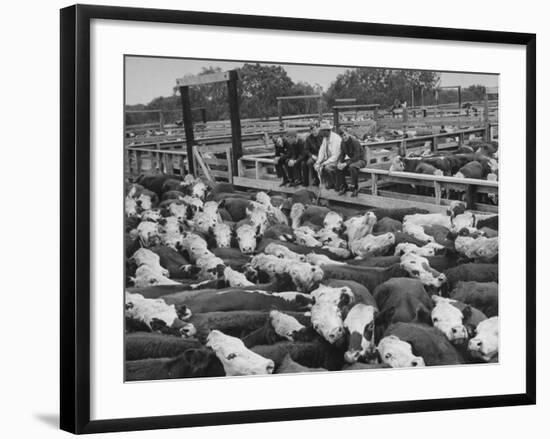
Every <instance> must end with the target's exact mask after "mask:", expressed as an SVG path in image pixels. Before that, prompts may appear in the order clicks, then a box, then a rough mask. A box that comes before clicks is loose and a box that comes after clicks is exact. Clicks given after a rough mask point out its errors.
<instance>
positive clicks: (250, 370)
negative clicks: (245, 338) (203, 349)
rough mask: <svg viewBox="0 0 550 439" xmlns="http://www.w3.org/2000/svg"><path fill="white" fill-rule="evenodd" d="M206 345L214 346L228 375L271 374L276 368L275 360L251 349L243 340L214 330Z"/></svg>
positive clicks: (213, 348)
mask: <svg viewBox="0 0 550 439" xmlns="http://www.w3.org/2000/svg"><path fill="white" fill-rule="evenodd" d="M206 346H207V347H210V348H212V350H213V351H214V353H215V354H216V356H217V357H218V359H219V360H220V361H221V363H222V365H223V368H224V370H225V373H226V375H227V376H238V375H263V374H271V373H273V371H274V370H275V363H274V361H273V360H270V359H267V358H264V357H262V356H261V355H258V354H257V353H255V352H253V351H251V350H249V349H248V348H247V347H246V346H245V345H244V343H243V342H242V340H240V339H238V338H236V337H231V336H229V335H226V334H224V333H223V332H221V331H218V330H213V331H212V332H211V333H210V334H209V335H208V337H207V341H206Z"/></svg>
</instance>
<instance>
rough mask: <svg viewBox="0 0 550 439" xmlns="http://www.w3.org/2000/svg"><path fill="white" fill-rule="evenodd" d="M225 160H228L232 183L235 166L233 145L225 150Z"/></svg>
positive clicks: (228, 170)
mask: <svg viewBox="0 0 550 439" xmlns="http://www.w3.org/2000/svg"><path fill="white" fill-rule="evenodd" d="M225 160H226V166H227V173H228V179H229V183H232V182H233V166H231V164H232V163H233V160H232V158H231V147H230V146H228V147H227V149H226V151H225Z"/></svg>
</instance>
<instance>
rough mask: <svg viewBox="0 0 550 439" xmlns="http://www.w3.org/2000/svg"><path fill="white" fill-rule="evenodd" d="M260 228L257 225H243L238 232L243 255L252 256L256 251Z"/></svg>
mask: <svg viewBox="0 0 550 439" xmlns="http://www.w3.org/2000/svg"><path fill="white" fill-rule="evenodd" d="M259 231H260V227H259V226H257V225H255V224H242V225H240V226H239V227H238V228H237V230H236V235H237V243H238V245H239V249H240V250H241V253H243V254H245V255H250V254H252V253H254V252H255V251H256V245H257V244H258V237H259Z"/></svg>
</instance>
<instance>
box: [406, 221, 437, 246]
mask: <svg viewBox="0 0 550 439" xmlns="http://www.w3.org/2000/svg"><path fill="white" fill-rule="evenodd" d="M403 232H404V233H407V234H409V235H411V236H412V237H413V238H416V239H418V240H420V241H428V242H434V241H435V239H434V237H433V236H431V235H428V234H427V233H426V232H424V227H423V226H421V225H418V224H414V223H403Z"/></svg>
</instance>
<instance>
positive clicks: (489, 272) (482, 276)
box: [444, 262, 498, 290]
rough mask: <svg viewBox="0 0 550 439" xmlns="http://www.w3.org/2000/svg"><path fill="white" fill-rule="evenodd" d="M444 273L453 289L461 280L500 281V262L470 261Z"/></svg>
mask: <svg viewBox="0 0 550 439" xmlns="http://www.w3.org/2000/svg"><path fill="white" fill-rule="evenodd" d="M444 273H445V276H447V285H448V287H449V288H450V289H451V290H452V289H453V288H455V286H456V285H457V283H458V282H459V281H476V282H498V264H482V263H475V262H470V263H467V264H461V265H458V266H456V267H453V268H450V269H448V270H446V271H445V272H444Z"/></svg>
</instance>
